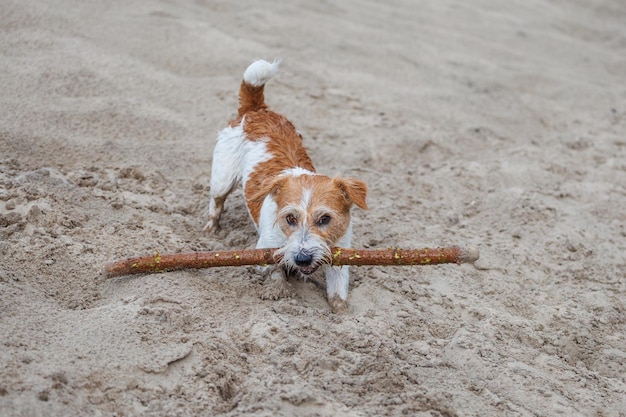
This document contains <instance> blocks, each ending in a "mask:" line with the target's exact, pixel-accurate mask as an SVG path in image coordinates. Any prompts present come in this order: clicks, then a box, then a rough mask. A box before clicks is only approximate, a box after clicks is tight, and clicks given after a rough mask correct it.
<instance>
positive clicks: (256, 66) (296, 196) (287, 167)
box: [204, 60, 367, 313]
mask: <svg viewBox="0 0 626 417" xmlns="http://www.w3.org/2000/svg"><path fill="white" fill-rule="evenodd" d="M277 69H278V62H277V61H274V62H273V63H269V62H267V61H263V60H259V61H255V62H253V63H252V64H251V65H250V66H249V67H248V68H247V69H246V71H245V72H244V74H243V81H242V83H241V87H240V89H239V112H238V115H237V118H236V119H234V120H233V121H231V122H230V123H229V125H228V127H226V128H225V129H223V130H222V131H221V132H219V134H218V137H217V143H216V145H215V149H214V151H213V165H212V169H211V191H210V201H209V210H208V211H209V214H208V223H207V224H206V226H205V227H204V229H205V230H206V231H208V232H213V231H214V230H216V229H217V228H218V227H219V225H218V223H219V219H220V216H221V214H222V211H223V209H224V201H225V200H226V197H228V195H229V194H230V193H231V191H233V189H234V188H235V187H236V186H237V185H238V184H239V183H241V184H242V186H243V192H244V197H245V200H246V206H247V208H248V212H249V213H250V217H251V218H252V220H253V222H254V225H255V226H256V229H257V231H258V234H259V240H258V242H257V244H256V247H257V248H279V250H278V252H277V253H278V254H280V255H282V260H281V262H280V264H278V265H271V266H267V267H263V270H264V271H265V273H267V274H268V275H269V278H268V279H267V280H266V282H265V288H264V293H263V295H262V298H265V299H278V298H281V297H286V296H289V295H291V294H292V290H291V289H290V286H289V284H288V283H287V280H286V274H288V273H290V272H300V273H301V274H303V275H304V276H306V275H309V274H312V273H313V272H315V271H316V270H317V269H318V268H319V267H320V266H323V267H324V269H325V273H326V290H327V294H328V302H329V304H330V307H331V309H332V311H333V312H336V313H344V312H346V311H347V309H348V302H347V299H348V285H349V272H348V267H347V266H331V265H330V260H331V251H330V248H331V247H333V246H337V247H345V248H349V247H351V235H352V220H351V218H350V209H351V207H352V206H353V205H357V206H358V207H360V208H362V209H367V205H366V203H365V197H366V194H367V186H366V185H365V183H364V182H362V181H359V180H356V179H353V178H337V177H334V178H331V177H328V176H326V175H321V174H318V173H316V172H315V168H314V167H313V164H312V162H311V159H310V158H309V156H308V154H307V152H306V149H305V148H304V146H303V144H302V135H300V133H298V131H297V130H296V128H295V127H294V125H293V124H292V123H291V122H289V120H287V118H285V117H284V116H282V115H280V114H278V113H274V112H273V111H271V110H269V109H268V106H267V104H266V103H265V98H264V94H263V91H264V88H265V83H267V82H268V81H269V80H270V79H272V78H273V77H274V75H275V74H276V70H277Z"/></svg>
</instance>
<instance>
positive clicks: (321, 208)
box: [268, 174, 367, 275]
mask: <svg viewBox="0 0 626 417" xmlns="http://www.w3.org/2000/svg"><path fill="white" fill-rule="evenodd" d="M366 194H367V186H366V185H365V183H364V182H362V181H359V180H356V179H352V178H330V177H327V176H325V175H318V174H310V175H309V174H305V175H297V176H292V175H284V176H280V177H278V178H276V179H275V180H274V181H272V182H271V184H270V190H269V193H268V195H269V196H271V198H272V199H273V200H274V201H275V203H276V206H277V209H276V222H277V225H278V226H279V228H280V230H281V231H282V232H283V233H284V234H285V236H286V237H287V241H286V243H285V245H284V246H283V247H282V248H280V250H279V252H278V253H279V254H281V255H282V257H283V258H282V263H283V264H284V265H285V267H286V268H287V269H290V270H297V271H300V272H301V273H303V274H305V275H308V274H311V273H313V272H315V270H316V269H317V268H318V267H319V266H321V265H323V264H327V263H329V262H330V258H331V253H330V248H331V247H333V246H335V245H337V244H338V243H339V242H340V241H341V239H342V238H343V237H344V236H346V234H348V233H350V232H351V229H350V222H351V220H350V208H351V207H352V206H353V205H356V206H358V207H360V208H362V209H367V205H366V203H365V197H366Z"/></svg>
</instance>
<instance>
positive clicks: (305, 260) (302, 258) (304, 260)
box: [294, 253, 313, 266]
mask: <svg viewBox="0 0 626 417" xmlns="http://www.w3.org/2000/svg"><path fill="white" fill-rule="evenodd" d="M294 261H295V262H296V265H298V266H309V265H311V262H313V256H311V255H309V254H306V253H299V254H297V255H296V258H295V259H294Z"/></svg>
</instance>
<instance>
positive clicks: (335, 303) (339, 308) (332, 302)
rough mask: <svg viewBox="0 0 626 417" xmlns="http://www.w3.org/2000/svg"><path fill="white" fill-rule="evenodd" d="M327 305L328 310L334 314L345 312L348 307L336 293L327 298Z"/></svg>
mask: <svg viewBox="0 0 626 417" xmlns="http://www.w3.org/2000/svg"><path fill="white" fill-rule="evenodd" d="M328 305H329V306H330V310H331V311H332V312H333V313H335V314H346V313H347V312H348V309H349V307H350V306H349V305H348V302H347V301H346V300H342V299H341V298H339V296H337V295H335V296H333V297H330V298H329V299H328Z"/></svg>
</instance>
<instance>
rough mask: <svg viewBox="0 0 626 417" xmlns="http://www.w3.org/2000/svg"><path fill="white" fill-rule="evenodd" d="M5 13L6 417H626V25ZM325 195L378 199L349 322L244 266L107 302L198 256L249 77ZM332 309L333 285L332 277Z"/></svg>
mask: <svg viewBox="0 0 626 417" xmlns="http://www.w3.org/2000/svg"><path fill="white" fill-rule="evenodd" d="M270 3H271V4H261V2H254V1H240V2H235V1H232V2H231V1H196V2H191V1H189V2H185V1H152V0H146V1H144V0H142V1H132V0H131V1H123V2H122V1H115V2H96V1H77V0H76V1H71V0H46V1H43V0H40V1H28V2H25V1H18V0H7V1H4V2H3V4H2V6H1V10H0V33H1V35H0V54H1V57H0V85H1V86H2V90H1V92H0V106H1V108H2V111H1V112H0V259H1V261H0V364H1V366H0V414H1V415H2V416H3V417H9V416H86V415H90V416H135V415H137V416H138V415H142V416H209V415H224V416H243V415H258V416H381V415H390V416H396V415H411V416H487V415H502V416H556V415H563V416H625V415H626V306H625V304H626V277H625V271H626V226H625V225H626V209H625V207H626V137H625V133H626V82H625V81H626V25H625V24H624V22H626V5H625V4H624V3H623V2H616V1H609V0H601V1H590V0H587V1H585V0H580V1H575V2H571V1H545V0H541V1H538V2H531V3H529V2H523V1H511V2H497V1H494V0H476V1H472V2H464V1H444V2H441V1H424V2H412V1H406V0H405V1H403V0H393V1H389V2H374V1H365V0H360V1H359V0H347V1H343V2H306V1H302V2H290V1H276V2H270ZM256 58H266V59H273V58H280V59H281V60H282V65H281V69H280V71H279V73H278V75H277V77H276V79H274V80H273V81H271V83H270V84H268V87H267V90H266V97H267V100H268V102H269V103H270V104H271V106H272V107H273V108H274V109H275V110H277V111H280V112H282V113H284V114H286V115H287V116H288V117H289V118H290V119H291V120H292V121H293V122H294V123H295V124H296V126H297V127H298V129H299V130H300V131H301V132H302V134H303V136H304V140H305V143H306V145H307V147H308V148H309V150H310V154H311V156H312V158H313V160H314V162H315V163H316V166H317V168H318V170H319V171H320V172H323V173H326V174H328V175H345V176H353V177H357V178H359V179H362V180H364V181H366V182H367V184H368V186H369V195H368V205H369V207H370V209H369V210H367V211H364V210H360V209H356V210H354V218H355V223H356V224H355V229H354V246H356V247H362V248H365V247H367V248H387V247H396V246H398V247H407V248H411V247H423V246H431V247H432V246H439V245H451V244H471V245H476V246H478V247H479V248H480V253H481V258H480V260H479V261H478V262H477V263H476V264H475V265H441V266H426V267H354V268H352V281H351V290H350V303H351V307H350V311H349V312H348V314H345V315H335V314H332V313H331V312H330V311H329V308H328V304H327V302H326V300H325V294H324V290H323V289H322V288H320V287H319V286H318V285H316V284H315V282H314V281H315V280H313V281H312V280H309V281H307V282H304V281H301V280H297V279H292V280H291V284H292V285H293V287H294V289H295V292H296V296H295V297H293V298H290V299H282V300H279V301H267V300H261V299H260V298H259V295H260V294H261V293H262V290H263V284H264V283H263V280H262V279H261V277H259V276H258V275H257V274H256V273H255V271H254V269H253V268H247V267H240V268H219V269H213V270H208V269H206V270H194V271H180V272H172V273H163V274H156V275H143V276H134V277H124V278H116V279H109V280H108V279H106V278H105V277H104V276H103V274H102V269H103V266H104V264H105V263H107V262H109V261H113V260H116V259H120V258H125V257H129V256H141V255H150V254H154V253H156V252H157V251H158V252H160V253H170V252H171V253H175V252H188V251H196V250H222V249H241V248H252V247H254V245H255V242H256V234H255V230H254V227H253V226H252V224H251V223H250V221H249V219H248V216H247V214H246V211H245V207H244V204H243V200H242V196H241V193H240V192H237V193H235V194H234V195H233V196H232V197H231V198H230V199H229V200H228V202H227V209H226V212H225V213H224V216H223V219H222V225H223V229H222V230H221V231H220V232H219V233H217V234H216V235H213V236H210V235H206V234H204V233H202V231H201V229H202V226H203V225H204V222H205V218H204V217H203V212H204V211H205V209H206V206H207V198H208V190H209V173H210V166H211V158H212V155H211V153H212V149H213V146H214V143H215V142H214V140H215V136H216V132H217V131H218V130H219V129H221V128H222V127H224V126H225V124H226V121H227V120H229V119H230V118H231V117H233V115H234V114H235V112H236V101H237V97H236V93H237V90H238V87H239V82H240V80H241V75H242V73H243V71H244V69H245V68H246V66H247V65H248V64H249V63H250V62H251V61H252V60H254V59H256ZM316 281H317V282H318V284H323V277H317V278H316Z"/></svg>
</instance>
